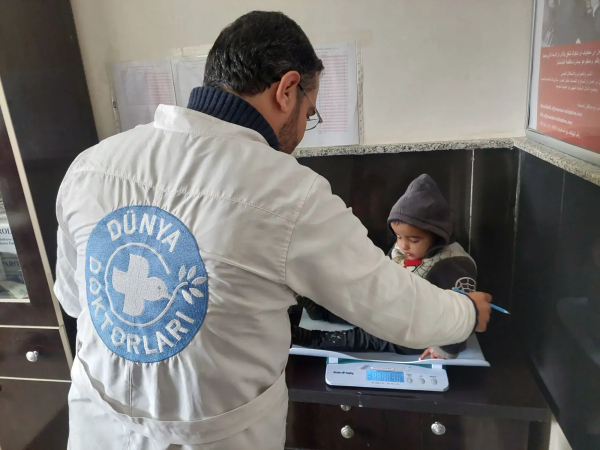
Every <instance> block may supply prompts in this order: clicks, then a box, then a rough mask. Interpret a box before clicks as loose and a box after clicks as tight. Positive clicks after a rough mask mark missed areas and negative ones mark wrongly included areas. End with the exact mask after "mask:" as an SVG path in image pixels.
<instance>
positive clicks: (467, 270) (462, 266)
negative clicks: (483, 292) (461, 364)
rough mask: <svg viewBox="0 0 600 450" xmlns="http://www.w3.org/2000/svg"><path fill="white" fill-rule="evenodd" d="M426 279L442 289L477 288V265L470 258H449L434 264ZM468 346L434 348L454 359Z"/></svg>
mask: <svg viewBox="0 0 600 450" xmlns="http://www.w3.org/2000/svg"><path fill="white" fill-rule="evenodd" d="M426 279H427V280H428V281H429V282H431V283H432V284H434V285H436V286H437V287H439V288H441V289H452V288H453V287H457V288H459V289H461V290H462V291H465V292H473V291H475V290H477V282H476V280H477V267H476V266H475V264H474V263H473V261H472V260H471V259H470V258H467V257H464V256H459V257H455V258H447V259H443V260H441V261H439V262H438V263H437V264H436V265H434V266H433V267H432V268H431V270H430V271H429V273H428V274H427V277H426ZM465 348H466V344H465V343H464V342H461V343H459V344H451V345H443V346H441V347H434V350H435V351H436V352H437V353H438V354H440V355H442V356H443V357H444V358H448V359H454V358H456V357H457V356H458V354H459V353H460V352H462V351H463V350H464V349H465Z"/></svg>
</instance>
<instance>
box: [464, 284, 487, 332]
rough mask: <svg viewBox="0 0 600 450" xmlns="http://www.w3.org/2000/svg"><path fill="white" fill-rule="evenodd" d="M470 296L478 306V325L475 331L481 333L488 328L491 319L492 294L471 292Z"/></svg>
mask: <svg viewBox="0 0 600 450" xmlns="http://www.w3.org/2000/svg"><path fill="white" fill-rule="evenodd" d="M469 297H470V298H471V300H473V302H475V306H476V307H477V313H478V314H477V327H475V331H477V332H479V333H481V332H483V331H485V330H486V329H487V324H488V322H489V321H490V313H491V312H492V307H491V306H490V303H492V296H491V295H490V294H486V293H485V292H471V293H469Z"/></svg>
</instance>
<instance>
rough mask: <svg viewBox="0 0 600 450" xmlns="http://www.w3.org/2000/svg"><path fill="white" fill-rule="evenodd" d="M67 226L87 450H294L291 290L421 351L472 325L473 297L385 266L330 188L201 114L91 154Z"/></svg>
mask: <svg viewBox="0 0 600 450" xmlns="http://www.w3.org/2000/svg"><path fill="white" fill-rule="evenodd" d="M57 215H58V221H59V230H58V264H57V283H56V288H55V290H56V295H57V297H58V299H59V300H60V302H61V304H62V305H63V307H64V309H65V310H66V312H67V313H68V314H70V315H72V316H74V317H76V318H77V325H78V335H77V356H76V358H75V363H74V366H73V371H72V378H73V388H72V391H71V394H70V408H71V434H70V448H71V449H73V450H80V449H81V450H83V449H85V450H90V449H95V448H98V449H102V450H108V449H121V448H128V449H129V450H137V449H140V450H141V449H143V450H146V449H167V448H169V449H174V448H185V449H191V448H198V449H200V448H201V449H265V450H267V449H281V448H282V447H283V443H284V439H285V436H284V435H285V415H286V411H287V390H286V386H285V380H284V376H283V373H284V368H285V365H286V361H287V357H288V350H289V346H290V325H289V321H288V315H287V310H288V307H289V306H290V305H292V304H294V295H293V293H294V292H297V293H298V294H301V295H303V296H306V297H308V298H311V299H314V300H315V301H316V302H318V303H320V304H321V305H323V306H324V307H326V308H327V309H329V310H331V311H332V312H333V313H335V314H337V315H339V316H341V317H343V318H345V319H346V320H348V321H349V322H351V323H354V324H356V325H357V326H359V327H362V328H364V329H365V330H367V331H368V332H370V333H373V334H375V335H376V336H379V337H381V338H383V339H386V340H388V341H391V342H394V343H397V344H401V345H404V346H408V347H413V348H424V347H428V346H431V345H440V344H448V343H453V342H462V341H464V340H465V339H467V337H468V336H469V335H470V334H471V332H472V331H473V328H474V325H475V321H476V312H475V309H474V308H473V304H472V303H471V301H470V300H469V299H468V298H466V297H464V296H461V295H459V294H455V293H452V292H449V291H442V290H439V289H437V288H435V287H434V286H432V285H431V284H429V283H428V282H427V281H425V280H422V279H421V278H419V277H416V276H413V275H411V274H410V273H409V272H408V271H405V270H402V268H399V267H398V265H397V264H395V263H394V262H392V261H391V260H389V259H388V258H386V257H385V255H384V254H383V252H382V251H381V250H379V249H378V248H376V247H375V246H374V245H373V244H372V242H371V241H370V240H369V239H368V237H367V231H366V229H365V228H364V227H363V226H362V225H361V223H360V221H359V220H358V219H357V218H356V217H355V216H354V215H353V214H352V212H351V211H350V210H349V209H347V208H346V207H345V205H344V203H343V202H342V200H341V199H340V198H338V197H337V196H334V195H332V193H331V189H330V186H329V183H328V182H327V181H326V180H325V179H324V178H322V177H321V176H319V175H317V174H315V173H314V172H313V171H312V170H310V169H308V168H306V167H303V166H301V165H300V164H298V163H297V162H296V160H295V159H294V158H293V157H291V156H289V155H286V154H283V153H280V152H277V151H274V150H273V149H271V148H270V147H269V146H268V145H267V144H266V141H265V139H264V138H263V137H262V136H261V135H260V134H259V133H257V132H255V131H253V130H251V129H247V128H243V127H240V126H237V125H233V124H230V123H227V122H224V121H221V120H218V119H215V118H212V117H210V116H208V115H205V114H202V113H199V112H196V111H192V110H189V109H185V108H179V107H173V106H159V108H158V110H157V112H156V117H155V122H153V123H152V124H149V125H145V126H141V127H138V128H136V129H134V130H131V131H128V132H126V133H122V134H119V135H117V136H114V137H112V138H109V139H106V140H104V141H103V142H101V143H100V144H98V145H96V146H95V147H93V148H91V149H89V150H87V151H85V152H83V153H82V154H81V155H80V156H79V157H78V158H77V159H76V161H75V162H74V163H73V165H72V166H71V168H70V169H69V171H68V173H67V175H66V176H65V179H64V181H63V183H62V186H61V189H60V192H59V197H58V201H57ZM134 216H135V217H134ZM340 262H342V263H340ZM125 445H128V447H125Z"/></svg>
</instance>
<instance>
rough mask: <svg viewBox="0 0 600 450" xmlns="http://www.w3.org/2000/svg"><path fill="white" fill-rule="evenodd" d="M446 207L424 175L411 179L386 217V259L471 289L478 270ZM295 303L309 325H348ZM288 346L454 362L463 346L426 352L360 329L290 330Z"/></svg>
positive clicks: (445, 285)
mask: <svg viewBox="0 0 600 450" xmlns="http://www.w3.org/2000/svg"><path fill="white" fill-rule="evenodd" d="M451 216H452V213H451V210H450V206H449V205H448V203H447V202H446V200H445V199H444V197H443V196H442V194H441V192H440V190H439V188H438V187H437V185H436V184H435V181H433V179H432V178H431V177H430V176H429V175H426V174H423V175H421V176H420V177H418V178H417V179H416V180H414V181H413V182H412V183H411V184H410V186H408V189H407V190H406V193H405V194H404V195H403V196H402V197H401V198H400V200H398V202H397V203H396V204H395V205H394V207H393V208H392V210H391V212H390V216H389V218H388V227H389V228H390V231H391V232H392V233H393V234H394V236H396V244H395V245H394V247H393V248H392V249H391V250H390V252H389V254H388V256H389V257H390V258H391V259H392V260H393V261H394V262H396V263H397V264H399V265H400V266H401V267H403V268H404V269H405V270H410V271H411V272H412V273H413V274H415V275H417V276H419V277H421V278H425V279H426V280H428V281H429V282H431V283H432V284H434V285H436V286H437V287H439V288H442V289H452V288H453V287H457V288H459V289H461V290H463V291H466V292H473V291H475V290H476V282H475V279H476V278H477V267H476V265H475V261H473V258H471V256H469V254H468V253H467V252H466V251H465V250H464V249H463V248H462V247H461V246H460V244H458V243H457V242H455V240H454V235H453V229H452V217H451ZM298 304H299V305H300V306H302V307H303V308H304V309H306V310H307V312H308V315H309V316H310V318H311V319H313V320H325V321H327V322H331V323H341V324H348V323H347V322H346V321H344V320H343V319H341V318H339V317H337V316H336V315H334V314H333V313H331V312H329V311H327V310H326V309H325V308H323V307H321V306H319V305H317V304H316V303H314V302H313V301H312V300H309V299H307V298H304V297H298ZM292 344H294V345H301V346H303V347H310V348H319V349H322V350H337V351H355V352H367V351H379V352H393V353H403V354H418V353H422V355H421V359H422V358H425V357H426V356H430V357H432V358H456V356H457V355H458V353H459V352H460V351H462V350H464V348H465V343H464V342H463V343H459V344H452V345H445V346H442V347H433V348H429V349H426V350H425V351H423V350H422V349H421V350H417V349H409V348H406V347H402V346H399V345H395V344H392V343H390V342H386V341H384V340H382V339H379V338H376V337H375V336H373V335H371V334H369V333H367V332H366V331H364V330H362V329H360V328H353V329H351V330H348V331H331V332H329V331H320V330H307V329H304V328H300V327H299V326H298V325H293V326H292Z"/></svg>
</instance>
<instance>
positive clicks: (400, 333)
mask: <svg viewBox="0 0 600 450" xmlns="http://www.w3.org/2000/svg"><path fill="white" fill-rule="evenodd" d="M285 270H286V273H285V280H286V283H287V285H288V286H289V287H290V288H291V289H292V290H293V291H294V292H297V293H298V294H299V295H302V296H304V297H308V298H310V299H312V300H314V301H315V302H316V303H318V304H320V305H321V306H323V307H325V308H326V309H328V310H330V311H331V312H333V313H334V314H336V315H337V316H340V317H342V318H343V319H345V320H346V321H348V322H350V323H352V324H354V325H356V326H358V327H360V328H363V329H364V330H365V331H366V332H367V333H370V334H373V335H374V336H377V337H379V338H381V339H384V340H386V341H389V342H392V343H394V344H397V345H402V346H406V347H411V348H424V347H429V346H432V345H443V344H449V343H454V342H462V341H464V340H466V339H467V338H468V337H469V335H470V334H471V332H472V331H473V328H474V326H475V321H476V314H475V311H474V309H473V304H472V303H471V300H470V299H469V298H467V297H465V296H463V295H460V294H457V293H454V292H451V291H444V290H441V289H439V288H437V287H435V286H433V285H432V284H431V283H429V282H428V281H426V280H424V279H422V278H419V277H417V276H415V275H412V274H411V273H409V272H408V271H405V270H403V269H402V268H400V267H398V265H397V264H395V263H394V262H393V261H391V260H390V259H389V258H386V257H385V255H384V254H383V252H382V251H381V250H380V249H379V248H377V247H375V245H374V244H373V243H372V242H371V241H370V240H369V238H368V237H367V230H366V229H365V227H364V226H363V225H362V224H361V223H360V221H359V220H358V219H357V218H356V217H355V216H354V215H353V214H352V212H351V210H350V209H348V208H346V207H345V205H344V203H343V202H342V200H341V199H340V198H339V197H337V196H334V195H333V194H332V193H331V188H330V186H329V183H328V182H327V181H326V180H325V179H324V178H323V177H321V176H317V177H316V178H315V180H314V182H313V185H312V187H311V188H310V190H309V192H308V194H307V197H306V199H305V201H304V203H303V205H302V207H301V209H300V213H299V215H298V218H297V219H296V221H295V226H294V229H293V231H292V235H291V238H290V243H289V246H288V253H287V258H286V267H285Z"/></svg>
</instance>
